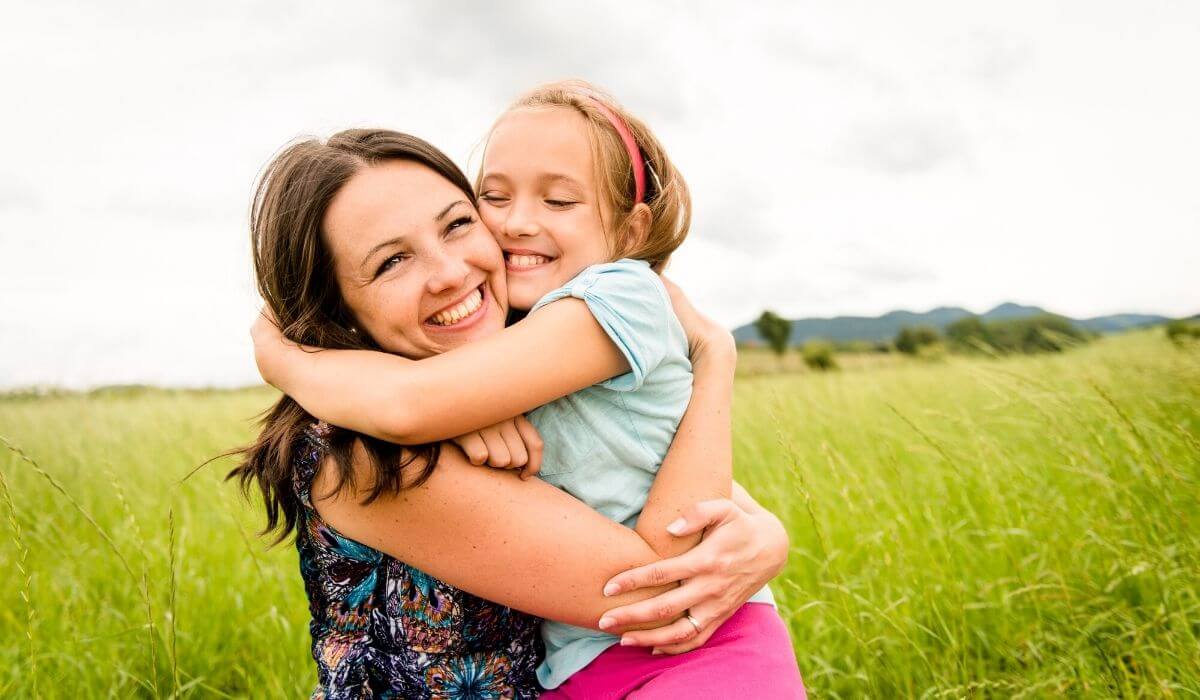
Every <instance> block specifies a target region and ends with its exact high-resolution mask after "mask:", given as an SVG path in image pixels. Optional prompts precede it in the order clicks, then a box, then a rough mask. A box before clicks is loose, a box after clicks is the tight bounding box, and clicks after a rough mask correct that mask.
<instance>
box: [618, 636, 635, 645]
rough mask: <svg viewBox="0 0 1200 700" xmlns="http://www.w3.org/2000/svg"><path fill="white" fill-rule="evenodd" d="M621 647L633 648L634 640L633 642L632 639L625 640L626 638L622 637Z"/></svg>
mask: <svg viewBox="0 0 1200 700" xmlns="http://www.w3.org/2000/svg"><path fill="white" fill-rule="evenodd" d="M621 646H623V647H631V646H633V640H632V639H626V638H624V637H621Z"/></svg>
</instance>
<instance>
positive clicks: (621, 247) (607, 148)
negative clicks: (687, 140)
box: [475, 80, 692, 272]
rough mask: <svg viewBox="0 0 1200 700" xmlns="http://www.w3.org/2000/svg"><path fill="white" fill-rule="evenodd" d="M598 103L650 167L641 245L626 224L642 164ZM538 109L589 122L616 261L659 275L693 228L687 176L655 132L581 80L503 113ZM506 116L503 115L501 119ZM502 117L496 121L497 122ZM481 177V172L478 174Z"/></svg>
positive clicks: (527, 97)
mask: <svg viewBox="0 0 1200 700" xmlns="http://www.w3.org/2000/svg"><path fill="white" fill-rule="evenodd" d="M596 101H599V102H600V103H602V104H603V105H604V106H605V107H607V108H608V109H609V110H611V111H612V112H613V113H614V114H616V115H617V116H618V117H619V118H620V119H622V120H623V121H624V122H625V124H626V126H627V127H628V129H629V132H630V133H631V134H632V135H633V138H634V140H635V141H636V142H637V146H638V148H639V149H640V150H641V154H642V159H643V160H644V161H645V165H648V166H649V167H648V168H647V169H646V173H645V178H646V195H645V197H644V198H643V202H644V203H645V204H646V206H648V207H649V208H650V215H651V219H650V229H649V231H648V232H647V233H646V236H645V238H644V239H643V240H640V241H636V240H631V238H630V235H629V231H628V227H627V224H628V220H629V215H630V214H631V213H632V212H633V208H634V206H635V205H637V204H638V202H635V201H633V200H634V197H635V193H634V188H635V184H634V173H633V168H635V167H638V168H641V167H644V165H643V164H642V163H636V164H634V163H631V162H630V157H629V151H628V150H627V149H626V148H625V144H624V142H623V141H622V140H621V137H620V135H619V134H618V133H617V130H616V128H615V127H614V126H613V124H612V122H611V121H609V119H608V117H607V116H606V115H605V114H604V113H603V112H602V111H601V109H600V108H598V106H597V105H596ZM540 107H562V108H566V109H572V110H574V111H575V112H576V113H578V114H580V115H582V116H583V118H584V119H585V120H587V124H588V135H589V138H590V140H591V148H592V162H593V163H594V164H595V167H596V186H597V189H598V190H599V192H598V194H599V195H600V197H601V199H602V204H606V205H608V209H609V210H610V211H611V212H612V213H613V214H614V216H615V220H614V221H612V222H611V223H610V222H608V221H604V224H605V225H604V228H605V231H606V232H608V235H609V248H610V249H611V252H612V256H613V259H614V260H615V259H618V258H633V259H635V260H645V261H646V262H648V263H650V266H651V267H652V268H654V270H655V271H658V272H661V271H662V269H663V267H664V266H665V265H666V264H667V260H668V259H669V258H670V257H671V253H673V252H675V249H676V248H678V247H679V246H680V244H682V243H683V239H684V238H687V234H688V229H689V228H691V225H692V195H691V192H690V191H689V190H688V186H687V182H685V181H684V179H683V175H681V174H680V172H679V171H678V170H677V169H676V168H675V164H674V163H672V162H671V159H670V158H668V157H667V152H666V150H665V149H664V148H663V147H662V144H661V143H659V141H658V139H657V138H656V137H655V136H654V132H652V131H650V128H649V127H647V126H646V124H645V123H643V122H642V121H641V120H640V119H638V118H637V117H635V116H633V115H632V114H630V113H629V112H628V111H627V110H626V109H625V108H624V107H622V106H621V105H619V104H618V103H617V101H616V100H614V99H613V98H612V96H610V95H608V94H607V93H605V92H603V91H601V90H599V89H598V88H596V87H594V86H593V85H591V84H590V83H587V82H586V81H583V80H565V81H560V82H555V83H547V84H545V85H541V86H539V87H536V88H534V89H533V90H531V91H529V92H527V93H525V94H524V95H521V96H520V97H518V98H517V100H516V101H515V102H513V103H512V105H510V106H509V108H508V109H507V110H505V114H507V113H508V112H512V111H514V110H517V109H526V108H540ZM503 118H504V115H503V114H502V115H501V116H500V119H503ZM500 119H497V123H499V121H500ZM493 128H494V127H493ZM651 171H653V172H651ZM482 175H483V173H482V172H480V174H479V176H480V177H482ZM479 184H480V183H479V181H478V180H476V183H475V185H476V189H479ZM604 209H605V207H603V206H602V207H601V219H602V220H604V218H605V217H604Z"/></svg>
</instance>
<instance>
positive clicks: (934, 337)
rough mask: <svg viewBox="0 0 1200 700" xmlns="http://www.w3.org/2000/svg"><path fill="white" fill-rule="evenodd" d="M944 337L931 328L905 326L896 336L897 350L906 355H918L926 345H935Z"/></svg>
mask: <svg viewBox="0 0 1200 700" xmlns="http://www.w3.org/2000/svg"><path fill="white" fill-rule="evenodd" d="M941 339H942V336H941V335H939V334H938V332H937V329H935V328H933V327H931V326H905V327H903V328H901V329H900V333H899V334H897V335H896V349H897V350H899V351H900V352H902V353H904V354H906V355H916V354H917V353H918V352H920V350H921V348H923V347H925V346H926V345H935V344H937V343H938V342H940V341H941Z"/></svg>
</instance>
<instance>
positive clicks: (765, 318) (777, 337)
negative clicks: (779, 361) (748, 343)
mask: <svg viewBox="0 0 1200 700" xmlns="http://www.w3.org/2000/svg"><path fill="white" fill-rule="evenodd" d="M754 327H755V328H757V329H758V334H759V335H761V336H762V337H763V340H765V341H767V345H768V346H769V347H770V348H771V349H772V350H774V351H775V354H777V355H783V353H784V352H785V351H787V346H788V340H789V339H790V338H791V336H792V322H791V321H789V320H787V319H786V318H783V317H782V316H780V315H779V314H777V313H775V312H774V311H764V312H762V315H761V316H759V317H758V320H757V321H755V322H754Z"/></svg>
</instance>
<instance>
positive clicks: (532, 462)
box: [515, 416, 542, 479]
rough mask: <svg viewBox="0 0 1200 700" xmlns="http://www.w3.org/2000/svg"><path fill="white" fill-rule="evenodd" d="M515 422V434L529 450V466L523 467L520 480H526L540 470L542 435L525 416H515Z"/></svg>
mask: <svg viewBox="0 0 1200 700" xmlns="http://www.w3.org/2000/svg"><path fill="white" fill-rule="evenodd" d="M515 422H516V425H517V432H519V433H521V439H522V440H524V441H525V447H526V449H528V450H529V464H526V465H525V471H524V472H522V473H521V478H522V479H528V478H529V477H531V476H535V475H536V474H537V473H538V472H540V471H541V470H542V435H541V433H539V432H538V431H537V428H535V427H533V423H530V422H529V419H528V418H526V417H525V416H517V419H516V421H515Z"/></svg>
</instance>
